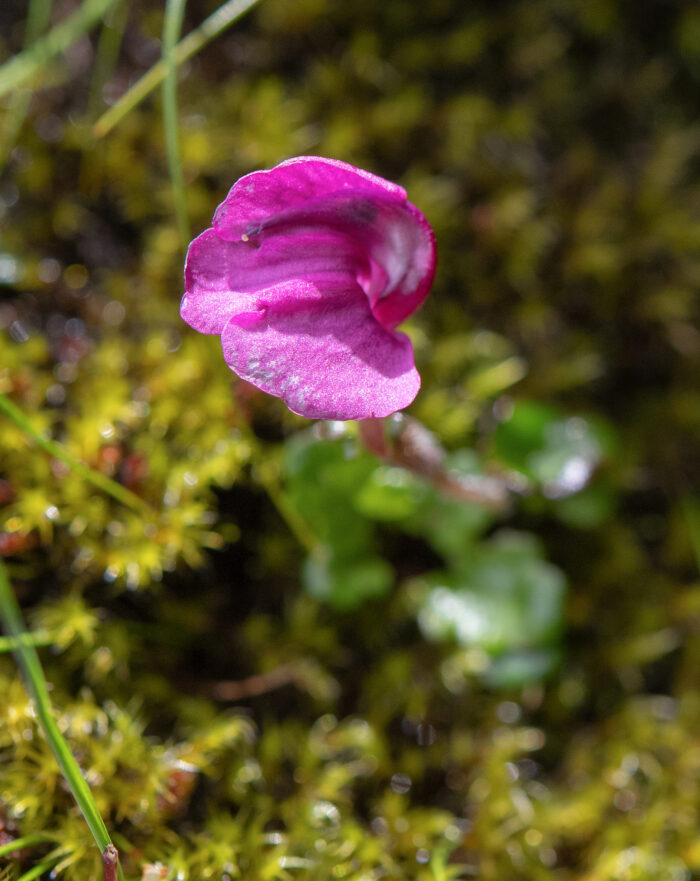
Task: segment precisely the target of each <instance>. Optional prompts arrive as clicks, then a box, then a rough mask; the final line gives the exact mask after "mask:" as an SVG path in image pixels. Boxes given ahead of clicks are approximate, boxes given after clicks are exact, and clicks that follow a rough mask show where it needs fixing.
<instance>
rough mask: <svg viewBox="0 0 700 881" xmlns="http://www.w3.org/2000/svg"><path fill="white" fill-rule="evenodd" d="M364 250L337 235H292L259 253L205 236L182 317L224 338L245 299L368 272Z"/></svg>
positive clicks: (191, 268) (193, 258)
mask: <svg viewBox="0 0 700 881" xmlns="http://www.w3.org/2000/svg"><path fill="white" fill-rule="evenodd" d="M366 266H367V258H366V256H365V255H364V254H363V252H362V250H361V248H360V247H359V245H353V243H349V242H347V241H345V240H344V239H343V240H339V237H338V235H337V234H335V233H334V232H333V231H332V230H329V231H325V230H315V231H313V232H310V233H309V232H303V231H301V232H291V233H289V234H287V235H285V236H279V237H275V238H271V239H269V240H268V241H266V242H265V246H264V248H259V247H256V246H255V245H253V244H252V243H250V242H241V241H237V242H227V241H224V240H223V239H221V238H220V237H219V236H218V235H217V233H216V232H215V231H214V230H213V229H207V230H205V231H204V232H203V233H202V234H201V235H200V236H198V237H197V238H196V239H195V240H194V241H193V242H192V243H191V244H190V247H189V250H188V252H187V261H186V263H185V289H186V291H187V293H186V294H185V295H184V297H183V298H182V303H181V305H180V315H181V316H182V318H183V319H184V320H185V321H186V322H187V323H188V324H189V325H190V326H191V327H193V328H194V329H195V330H198V331H199V332H200V333H221V332H222V330H223V329H224V327H225V326H226V324H227V323H228V321H229V319H230V318H231V316H232V315H233V314H234V313H235V312H236V311H237V310H240V308H241V305H240V297H239V295H240V294H245V293H251V292H255V291H260V290H263V289H265V288H270V287H273V286H274V285H276V284H278V283H279V282H281V281H287V280H289V279H294V278H305V279H309V280H311V279H314V278H319V277H325V276H326V275H328V274H329V273H330V274H332V273H341V274H343V275H346V274H348V273H349V274H351V275H354V274H356V273H357V272H361V271H366V270H365V269H364V267H366Z"/></svg>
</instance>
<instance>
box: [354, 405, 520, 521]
mask: <svg viewBox="0 0 700 881" xmlns="http://www.w3.org/2000/svg"><path fill="white" fill-rule="evenodd" d="M358 426H359V432H360V439H361V440H362V443H363V444H364V445H365V447H366V449H367V450H369V452H370V453H373V454H374V455H375V456H377V458H379V459H381V460H382V461H383V462H387V463H389V464H391V465H398V466H399V467H401V468H405V469H406V470H407V471H411V472H413V474H416V475H418V477H422V478H423V480H427V481H428V482H429V483H432V484H433V486H435V487H436V488H437V489H439V490H440V492H442V493H443V494H444V495H446V496H450V498H453V499H456V500H457V501H464V502H472V503H474V504H476V505H481V506H482V507H485V508H491V509H492V510H494V511H498V512H501V513H503V512H505V511H507V510H508V506H509V494H508V488H507V487H506V485H505V484H504V483H503V482H502V481H501V480H498V478H496V477H487V476H484V475H481V474H461V473H460V472H458V471H454V470H450V469H447V468H446V467H445V459H446V455H447V454H446V453H445V450H444V449H443V448H442V447H441V446H440V443H439V442H438V440H437V438H436V437H435V435H434V434H433V433H432V432H430V431H428V429H427V428H426V427H425V426H424V425H422V424H421V423H420V422H418V420H417V419H413V418H411V417H410V416H404V415H403V414H402V413H396V414H394V415H393V416H392V417H390V419H388V420H384V419H363V420H362V421H361V422H358Z"/></svg>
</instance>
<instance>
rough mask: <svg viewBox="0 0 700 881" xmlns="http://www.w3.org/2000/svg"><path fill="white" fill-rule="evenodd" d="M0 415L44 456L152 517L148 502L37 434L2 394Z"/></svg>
mask: <svg viewBox="0 0 700 881" xmlns="http://www.w3.org/2000/svg"><path fill="white" fill-rule="evenodd" d="M0 411H2V412H3V413H5V415H6V416H9V417H10V419H12V421H13V422H14V423H15V425H17V426H18V428H20V429H21V430H22V431H23V432H24V433H25V434H26V435H28V436H29V437H30V438H31V439H32V440H33V441H34V443H36V444H37V445H38V446H39V447H41V449H42V450H44V452H46V453H48V454H49V455H50V456H53V457H54V459H58V460H59V461H61V462H63V463H64V465H67V466H68V467H69V468H70V469H71V471H74V472H75V473H76V474H78V475H80V477H82V478H83V480H87V481H88V483H91V484H92V485H93V486H96V487H97V488H98V489H101V490H102V491H103V492H105V493H107V494H108V495H110V496H112V498H113V499H116V500H117V501H118V502H121V503H122V505H126V507H127V508H131V509H132V510H133V511H137V512H138V513H140V514H144V513H153V511H154V509H153V508H152V507H151V506H150V505H149V504H148V502H146V501H144V499H142V498H140V497H139V496H137V495H136V494H135V493H132V492H131V490H129V489H127V488H126V487H125V486H122V485H121V484H120V483H117V482H116V481H115V480H112V479H111V478H109V477H106V476H105V475H104V474H100V473H99V471H94V470H93V469H92V468H90V467H89V466H87V465H85V464H84V463H83V462H81V461H79V460H78V459H76V458H75V457H74V456H71V454H70V453H69V452H68V451H67V450H66V448H65V447H64V446H63V445H62V444H59V443H58V442H57V441H54V440H51V439H50V438H48V437H45V436H44V435H43V434H42V433H41V432H40V431H37V429H36V428H34V426H33V425H32V424H31V422H30V421H29V419H28V418H27V417H26V416H25V415H24V413H23V412H22V411H21V410H20V409H19V407H17V406H16V405H15V404H14V403H13V402H12V401H11V400H10V399H9V398H8V397H7V395H5V394H3V393H2V392H0Z"/></svg>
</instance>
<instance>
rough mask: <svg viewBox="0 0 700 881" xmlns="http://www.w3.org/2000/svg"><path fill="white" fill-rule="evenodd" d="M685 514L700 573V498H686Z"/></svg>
mask: <svg viewBox="0 0 700 881" xmlns="http://www.w3.org/2000/svg"><path fill="white" fill-rule="evenodd" d="M683 513H684V514H685V522H686V526H687V528H688V535H689V536H690V544H691V547H692V548H693V554H694V556H695V562H696V563H697V565H698V571H700V497H698V496H685V498H684V499H683Z"/></svg>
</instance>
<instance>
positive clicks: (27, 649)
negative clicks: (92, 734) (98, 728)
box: [0, 558, 112, 878]
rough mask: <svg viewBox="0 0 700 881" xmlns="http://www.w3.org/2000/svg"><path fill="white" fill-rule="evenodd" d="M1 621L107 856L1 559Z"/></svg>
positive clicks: (103, 831) (103, 834)
mask: <svg viewBox="0 0 700 881" xmlns="http://www.w3.org/2000/svg"><path fill="white" fill-rule="evenodd" d="M0 621H1V622H2V626H3V629H4V630H5V632H6V633H7V634H8V635H9V636H10V637H13V638H14V639H15V640H17V646H16V648H15V649H14V650H13V654H14V656H15V660H16V662H17V665H18V667H19V668H20V670H21V671H22V674H23V676H24V680H25V683H26V686H27V690H28V692H29V694H30V695H31V697H32V699H33V701H34V706H35V709H36V714H37V719H38V720H39V724H40V725H41V728H42V730H43V732H44V734H45V736H46V739H47V741H48V742H49V746H50V747H51V751H52V752H53V754H54V756H55V757H56V761H57V762H58V766H59V768H60V769H61V772H62V774H63V776H64V777H65V779H66V782H67V783H68V785H69V787H70V790H71V792H72V793H73V796H74V798H75V800H76V802H77V803H78V806H79V807H80V810H81V811H82V813H83V816H84V817H85V821H86V822H87V824H88V826H89V827H90V832H91V833H92V837H93V838H94V839H95V842H96V844H97V846H98V847H99V848H100V851H101V852H104V850H105V849H106V848H107V847H109V846H110V845H111V844H112V842H111V840H110V837H109V833H108V832H107V827H106V826H105V824H104V822H103V820H102V817H101V816H100V812H99V811H98V810H97V805H96V804H95V801H94V799H93V797H92V793H91V792H90V787H89V786H88V785H87V782H86V781H85V778H84V777H83V775H82V772H81V771H80V767H79V766H78V763H77V762H76V760H75V757H74V756H73V753H72V752H71V751H70V748H69V746H68V744H67V743H66V741H65V739H64V737H63V735H62V734H61V732H60V730H59V728H58V725H57V724H56V720H55V719H54V717H53V713H52V711H51V700H50V699H49V691H48V687H47V684H46V679H45V678H44V671H43V670H42V668H41V662H40V660H39V655H38V654H37V651H36V649H35V648H34V646H33V645H32V644H31V642H30V634H28V632H27V630H26V628H25V626H24V621H23V620H22V613H21V611H20V608H19V604H18V603H17V600H16V599H15V595H14V592H13V590H12V586H11V585H10V580H9V578H8V576H7V570H6V568H5V564H4V563H3V561H2V559H1V558H0ZM54 862H55V859H53V860H51V859H49V860H48V864H49V865H50V866H52V865H53V863H54ZM40 865H41V864H40ZM28 874H29V873H28ZM39 874H41V873H39ZM32 877H33V878H34V877H38V875H32Z"/></svg>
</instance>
